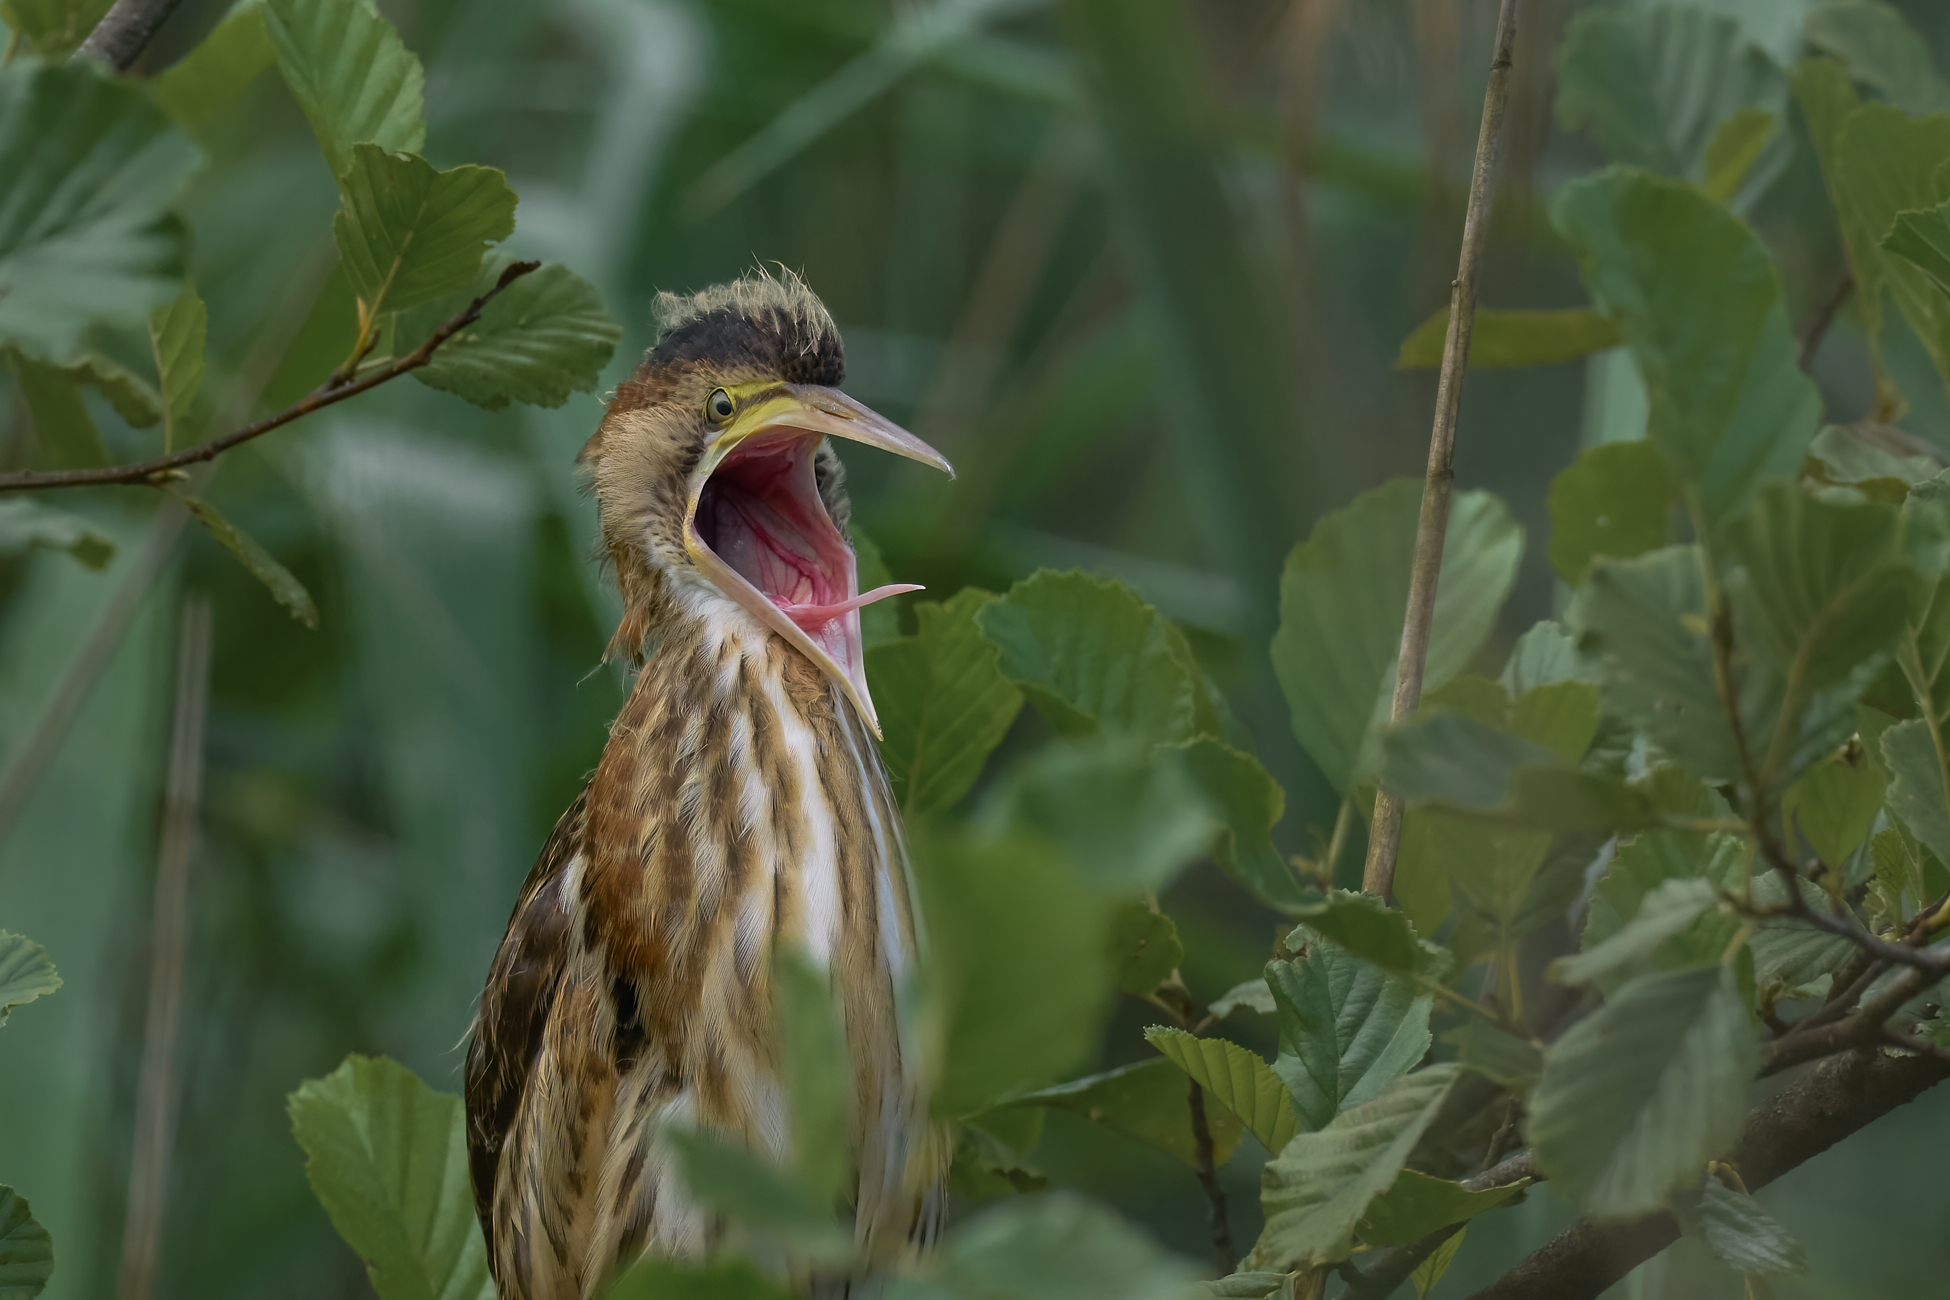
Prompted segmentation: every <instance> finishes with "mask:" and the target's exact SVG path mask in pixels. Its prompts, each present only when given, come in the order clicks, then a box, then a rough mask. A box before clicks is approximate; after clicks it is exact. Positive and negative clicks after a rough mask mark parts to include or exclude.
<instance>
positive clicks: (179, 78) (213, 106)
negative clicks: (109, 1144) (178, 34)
mask: <svg viewBox="0 0 1950 1300" xmlns="http://www.w3.org/2000/svg"><path fill="white" fill-rule="evenodd" d="M277 61H278V54H277V51H276V50H275V49H273V48H272V47H271V33H270V31H269V30H268V29H267V28H266V27H265V25H264V6H263V3H262V0H237V3H235V4H233V5H231V7H230V12H229V13H227V14H225V15H224V18H223V21H222V22H220V23H218V24H217V26H216V29H215V30H214V31H212V32H211V33H210V34H209V35H208V36H205V37H204V38H203V39H202V40H201V41H199V42H198V43H197V45H196V47H195V48H194V49H192V50H191V51H190V52H189V53H188V54H185V55H184V56H183V57H182V58H180V59H178V60H177V61H176V62H175V63H172V64H170V65H169V67H167V68H165V69H163V71H162V72H161V73H159V74H158V75H157V77H156V79H155V80H154V81H153V82H151V83H150V84H151V85H152V86H153V87H154V88H155V92H156V103H157V104H158V105H160V106H161V108H162V110H163V112H165V113H167V114H169V116H170V118H171V120H172V121H174V122H175V123H176V124H177V125H178V126H181V127H183V128H184V129H185V130H189V131H195V130H197V129H198V128H200V127H204V126H207V125H209V123H210V122H211V121H212V120H214V119H215V118H216V116H217V114H218V113H220V112H222V111H223V109H224V108H225V107H227V106H228V105H229V104H230V102H231V101H232V100H234V99H236V97H237V95H238V93H239V92H240V91H242V90H243V89H244V87H246V86H248V85H250V83H251V82H253V81H255V80H257V78H258V76H259V74H261V73H262V72H263V71H264V70H265V69H266V68H269V67H270V66H271V65H272V64H274V63H276V62H277Z"/></svg>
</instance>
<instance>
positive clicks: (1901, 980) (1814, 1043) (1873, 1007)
mask: <svg viewBox="0 0 1950 1300" xmlns="http://www.w3.org/2000/svg"><path fill="white" fill-rule="evenodd" d="M1944 974H1945V972H1944V971H1942V970H1938V971H1936V972H1935V973H1927V972H1924V971H1920V970H1905V971H1903V972H1902V973H1901V974H1900V975H1897V976H1896V977H1895V978H1894V979H1892V980H1890V981H1889V986H1888V987H1887V988H1885V989H1883V991H1882V992H1880V993H1878V994H1876V995H1875V997H1873V998H1871V999H1870V1000H1869V1001H1867V1002H1865V1003H1863V1004H1862V1008H1861V1010H1859V1011H1857V1012H1856V1013H1855V1014H1854V1015H1852V1016H1849V1017H1847V1018H1846V1019H1843V1020H1838V1021H1834V1022H1832V1023H1828V1024H1810V1023H1809V1021H1808V1020H1804V1021H1801V1022H1800V1023H1798V1024H1796V1025H1795V1027H1794V1029H1793V1030H1792V1031H1790V1032H1789V1033H1788V1034H1787V1035H1786V1036H1785V1037H1783V1038H1778V1039H1776V1040H1775V1041H1773V1042H1771V1043H1768V1044H1767V1045H1766V1046H1765V1047H1763V1048H1762V1049H1761V1057H1760V1072H1761V1074H1762V1075H1763V1076H1765V1075H1769V1074H1776V1073H1779V1072H1780V1071H1782V1070H1785V1069H1787V1068H1788V1067H1789V1066H1791V1065H1799V1064H1800V1063H1801V1062H1803V1061H1812V1060H1815V1059H1816V1058H1818V1057H1823V1056H1833V1055H1834V1054H1835V1053H1836V1052H1841V1051H1846V1050H1848V1049H1849V1048H1852V1047H1868V1046H1871V1045H1873V1044H1875V1043H1878V1042H1881V1041H1882V1040H1883V1038H1884V1035H1885V1032H1886V1025H1887V1022H1888V1020H1889V1018H1890V1017H1891V1016H1893V1015H1895V1014H1896V1013H1897V1012H1898V1011H1900V1010H1902V1007H1903V1004H1904V1003H1905V1002H1908V1001H1909V1000H1910V999H1911V998H1913V997H1915V996H1916V995H1917V994H1918V993H1921V992H1923V991H1924V990H1925V989H1927V988H1930V987H1931V986H1932V985H1934V984H1936V983H1937V981H1939V980H1941V979H1942V978H1943V976H1944ZM1812 1019H1813V1017H1810V1018H1809V1020H1812Z"/></svg>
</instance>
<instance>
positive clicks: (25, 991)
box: [0, 930, 61, 1025]
mask: <svg viewBox="0 0 1950 1300" xmlns="http://www.w3.org/2000/svg"><path fill="white" fill-rule="evenodd" d="M60 987H61V977H60V976H59V975H57V974H55V973H54V962H53V960H52V959H51V958H49V957H48V955H47V949H45V948H43V947H41V945H39V944H38V943H35V942H34V941H33V940H32V939H29V938H27V937H26V936H25V935H19V934H8V933H7V932H6V931H5V930H0V1025H4V1024H6V1023H7V1017H8V1016H10V1015H12V1014H13V1009H14V1008H15V1007H24V1006H26V1005H27V1004H28V1003H29V1002H32V1001H33V1000H34V999H35V998H44V997H46V996H47V995H48V994H50V993H52V992H54V990H56V989H58V988H60Z"/></svg>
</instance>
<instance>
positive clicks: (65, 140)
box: [0, 63, 199, 361]
mask: <svg viewBox="0 0 1950 1300" xmlns="http://www.w3.org/2000/svg"><path fill="white" fill-rule="evenodd" d="M198 161H199V158H198V154H197V151H196V148H195V146H193V145H192V144H190V142H189V140H188V139H187V138H185V137H184V135H183V133H182V132H180V131H178V130H176V129H175V128H174V127H172V126H171V125H170V124H169V119H168V118H166V117H164V116H163V115H162V113H161V112H160V111H158V110H157V108H156V106H155V105H154V104H151V103H150V102H149V100H148V99H147V97H145V96H144V95H143V94H142V92H141V91H139V90H137V89H135V88H134V87H133V86H130V85H128V84H126V83H123V82H118V81H111V80H109V79H108V78H107V77H104V76H102V75H101V74H100V73H98V72H97V71H96V70H95V69H94V67H93V66H92V65H89V64H73V63H69V64H58V65H51V66H35V65H34V64H32V63H16V64H15V65H14V66H12V67H8V68H0V176H4V177H6V178H7V179H6V190H5V192H4V194H0V342H6V341H12V342H13V343H15V344H16V345H17V346H19V347H21V348H23V349H25V350H26V351H29V352H31V353H33V354H34V355H36V356H38V357H40V358H41V359H43V360H47V361H64V360H66V359H67V358H68V356H69V354H71V353H72V352H74V350H75V349H76V347H77V346H78V345H79V343H80V341H81V332H82V330H83V329H84V328H85V327H87V326H88V325H89V324H90V323H92V322H97V321H99V322H105V323H108V324H127V325H133V324H136V323H138V322H140V321H143V320H146V319H147V318H148V316H149V313H150V311H151V310H153V309H154V308H156V307H160V306H162V305H163V304H165V303H167V302H168V301H169V300H170V299H172V298H174V297H175V296H176V292H177V289H178V287H179V286H180V284H181V282H182V278H183V256H184V249H183V243H184V233H183V227H182V223H181V222H179V221H177V220H176V218H175V217H174V216H172V215H170V213H169V207H170V205H171V204H172V203H174V202H175V200H176V193H177V191H178V190H179V189H180V188H181V187H182V184H183V181H184V180H185V179H186V178H187V177H188V176H189V174H190V173H191V172H192V171H194V170H195V169H196V166H197V164H198Z"/></svg>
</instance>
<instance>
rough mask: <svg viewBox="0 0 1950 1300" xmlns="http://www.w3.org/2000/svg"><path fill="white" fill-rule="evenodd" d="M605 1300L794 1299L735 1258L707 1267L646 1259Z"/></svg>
mask: <svg viewBox="0 0 1950 1300" xmlns="http://www.w3.org/2000/svg"><path fill="white" fill-rule="evenodd" d="M603 1300H792V1292H790V1291H788V1290H786V1289H785V1288H784V1287H782V1286H780V1285H779V1284H778V1283H777V1282H774V1281H773V1280H772V1279H771V1278H769V1277H767V1276H765V1274H763V1273H761V1272H759V1271H758V1269H757V1268H756V1267H754V1266H753V1265H752V1263H751V1262H750V1261H749V1260H745V1259H742V1258H739V1257H736V1256H732V1257H729V1258H725V1259H718V1260H713V1261H711V1262H710V1263H708V1264H700V1263H693V1262H688V1261H679V1260H674V1259H657V1258H654V1257H650V1256H646V1257H644V1258H643V1259H640V1260H638V1261H637V1262H636V1263H634V1264H632V1265H631V1266H630V1269H629V1271H628V1272H627V1273H624V1274H623V1276H621V1277H619V1278H617V1279H616V1281H614V1282H612V1283H611V1284H610V1286H609V1289H608V1290H606V1291H604V1292H603Z"/></svg>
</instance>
